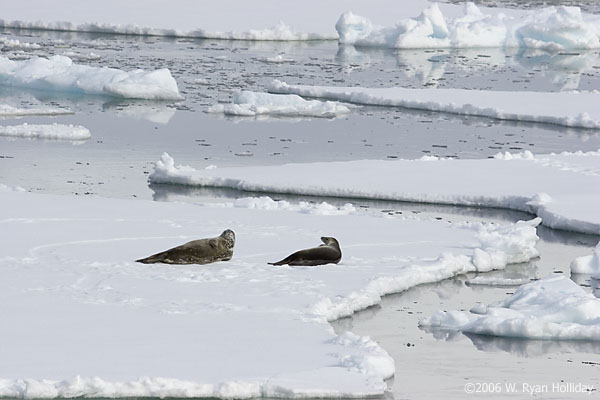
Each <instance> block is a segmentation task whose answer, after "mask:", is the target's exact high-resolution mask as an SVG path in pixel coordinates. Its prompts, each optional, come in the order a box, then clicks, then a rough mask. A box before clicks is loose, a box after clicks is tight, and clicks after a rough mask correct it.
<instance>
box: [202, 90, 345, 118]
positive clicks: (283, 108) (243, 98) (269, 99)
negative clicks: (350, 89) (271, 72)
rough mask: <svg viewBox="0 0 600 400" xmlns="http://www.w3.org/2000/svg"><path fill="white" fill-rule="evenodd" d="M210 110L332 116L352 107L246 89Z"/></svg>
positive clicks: (238, 112) (243, 114)
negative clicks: (231, 99)
mask: <svg viewBox="0 0 600 400" xmlns="http://www.w3.org/2000/svg"><path fill="white" fill-rule="evenodd" d="M208 111H209V112H213V113H224V114H226V115H237V116H255V115H262V114H269V115H279V116H308V117H324V118H331V117H335V116H337V115H340V114H347V113H349V112H350V109H349V108H348V107H346V106H344V105H342V104H339V103H337V102H334V101H318V100H304V99H303V98H302V97H300V96H297V95H281V94H269V93H259V92H250V91H246V90H244V91H241V92H237V93H236V94H235V95H234V96H233V103H232V104H227V105H223V104H218V105H215V106H213V107H211V108H210V109H209V110H208Z"/></svg>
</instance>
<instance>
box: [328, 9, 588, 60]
mask: <svg viewBox="0 0 600 400" xmlns="http://www.w3.org/2000/svg"><path fill="white" fill-rule="evenodd" d="M599 25H600V16H597V15H585V14H583V13H582V12H581V10H580V9H579V8H578V7H565V6H559V7H547V8H544V9H542V10H530V11H527V12H522V13H520V14H518V15H517V16H513V17H509V16H507V15H506V14H504V13H501V12H500V13H498V12H493V13H488V12H483V11H482V10H481V9H480V8H479V7H477V6H476V5H475V4H473V3H469V2H466V3H465V4H464V8H463V12H462V13H461V14H460V15H458V16H456V17H453V18H448V17H446V16H445V15H444V13H443V12H442V11H441V10H440V7H439V5H438V4H437V3H434V4H432V5H431V6H429V7H428V8H426V9H425V10H423V11H422V12H421V13H420V14H419V15H418V16H417V17H415V18H406V19H403V20H400V21H398V22H397V23H396V24H394V26H389V27H381V26H376V25H375V24H373V23H372V22H371V21H370V20H369V19H367V18H364V17H361V16H359V15H355V14H353V13H352V12H347V13H344V14H343V15H342V16H341V17H340V18H339V20H338V21H337V24H336V26H335V27H336V30H337V32H338V34H339V37H340V39H339V41H340V43H342V44H351V45H355V46H369V47H388V48H397V49H406V48H472V47H525V48H535V49H544V50H553V51H558V50H565V49H595V48H598V47H600V28H599Z"/></svg>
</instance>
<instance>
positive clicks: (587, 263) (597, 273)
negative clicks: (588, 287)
mask: <svg viewBox="0 0 600 400" xmlns="http://www.w3.org/2000/svg"><path fill="white" fill-rule="evenodd" d="M571 272H572V273H574V274H589V275H592V277H593V278H596V279H600V243H598V244H597V245H596V248H595V249H594V251H593V253H592V254H591V255H589V256H583V257H578V258H576V259H575V260H573V262H572V263H571Z"/></svg>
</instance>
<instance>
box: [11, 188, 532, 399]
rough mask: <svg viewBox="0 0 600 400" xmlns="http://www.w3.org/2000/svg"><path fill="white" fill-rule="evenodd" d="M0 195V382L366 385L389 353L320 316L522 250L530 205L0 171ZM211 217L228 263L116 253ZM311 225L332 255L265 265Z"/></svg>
mask: <svg viewBox="0 0 600 400" xmlns="http://www.w3.org/2000/svg"><path fill="white" fill-rule="evenodd" d="M0 202H1V204H2V205H3V207H1V208H0V225H1V229H2V232H8V233H9V234H8V235H5V237H4V238H3V240H2V241H0V273H1V274H2V280H0V313H1V315H2V318H3V325H2V326H3V328H2V329H1V330H0V343H3V346H2V347H0V359H1V360H2V362H1V363H0V397H17V398H42V397H43V398H54V397H81V396H90V397H136V396H152V397H166V396H176V397H194V396H195V397H213V396H214V397H222V398H232V397H236V398H247V397H260V396H264V397H296V398H297V397H364V396H372V395H381V394H382V393H383V392H384V390H385V388H386V384H385V382H384V381H383V379H384V378H387V377H390V376H391V375H393V373H394V362H393V360H392V359H391V358H390V357H389V355H388V354H387V353H386V352H385V350H383V349H382V348H381V347H379V345H378V344H377V343H376V342H374V341H373V340H371V339H369V338H367V337H359V336H356V335H354V334H352V333H344V334H341V335H336V334H335V333H334V331H333V329H332V328H331V326H330V325H329V323H328V322H327V321H328V320H331V319H334V318H337V317H340V316H343V315H350V314H351V313H352V312H354V311H356V310H359V309H362V308H365V307H368V306H370V305H374V304H377V303H378V302H379V301H380V300H381V296H382V295H384V294H387V293H391V292H395V291H400V290H404V289H407V288H409V287H412V286H414V285H417V284H421V283H425V282H436V281H439V280H442V279H446V278H449V277H452V276H454V275H457V274H463V273H466V272H471V271H478V270H488V269H491V268H503V267H504V266H505V263H512V262H524V261H527V260H529V259H530V258H532V257H535V256H537V254H538V253H537V251H536V249H535V244H536V241H537V239H538V238H537V236H536V230H535V226H536V225H537V224H538V223H539V220H533V221H529V222H519V223H516V224H507V225H494V224H472V225H469V224H464V223H463V224H454V225H453V224H450V223H447V222H441V221H415V220H410V219H406V220H401V219H398V218H385V217H370V216H360V215H351V214H348V213H346V215H343V216H337V215H328V216H324V215H322V214H319V215H312V214H311V213H305V212H303V211H302V210H298V211H300V212H298V211H290V210H287V209H281V210H272V209H266V210H265V209H260V208H261V207H259V208H258V209H257V208H254V207H252V206H251V205H252V204H257V205H261V204H263V205H264V204H268V203H269V201H268V200H265V199H257V200H256V201H252V200H248V199H246V200H242V201H240V204H238V205H237V206H234V207H222V206H221V207H218V206H202V205H192V204H183V203H156V202H145V201H135V200H114V199H102V198H90V197H86V198H78V197H71V196H51V195H39V194H32V193H27V192H17V191H11V190H9V188H3V187H2V186H1V185H0ZM321 207H323V206H321ZM357 226H360V227H361V229H356V227H357ZM226 228H230V229H233V230H234V231H235V233H236V245H235V251H234V256H233V259H232V260H231V261H229V262H220V263H215V264H211V265H207V266H197V265H192V266H169V265H161V264H156V265H143V264H139V263H135V262H133V261H132V260H135V259H136V258H138V257H142V256H146V255H149V254H152V253H154V252H157V251H160V250H163V249H166V248H169V247H172V246H174V245H177V244H181V243H183V242H186V241H188V240H192V239H195V238H202V237H211V236H215V235H218V234H219V233H220V232H221V231H222V230H224V229H226ZM322 235H333V236H335V237H336V238H338V240H339V241H340V243H341V247H342V251H343V254H344V255H343V259H342V261H341V263H340V264H338V265H333V264H330V265H324V266H319V267H287V266H283V267H275V266H271V265H268V264H267V261H275V260H278V259H280V258H282V257H284V256H286V255H287V254H289V253H290V252H291V251H294V250H297V249H299V248H306V247H312V246H314V245H317V244H318V242H319V237H320V236H322ZM485 255H487V256H485ZM486 259H487V260H488V261H490V260H494V263H490V262H487V263H485V262H484V263H481V260H486Z"/></svg>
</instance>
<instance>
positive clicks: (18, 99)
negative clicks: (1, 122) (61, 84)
mask: <svg viewBox="0 0 600 400" xmlns="http://www.w3.org/2000/svg"><path fill="white" fill-rule="evenodd" d="M0 104H25V107H24V108H32V107H43V106H44V105H46V104H49V105H59V106H61V107H64V108H67V109H69V110H71V111H73V112H74V113H75V114H77V113H81V112H107V113H109V114H110V113H112V114H114V115H116V116H118V117H126V118H133V119H137V120H145V121H148V122H152V123H155V124H161V125H166V124H168V123H169V121H170V120H171V118H173V116H174V115H175V113H176V112H177V109H176V108H175V107H174V106H173V105H172V104H171V102H166V101H157V100H136V99H121V98H114V97H109V96H103V95H90V94H84V93H72V92H68V91H67V92H55V91H50V90H38V89H24V88H18V87H11V86H0ZM21 107H23V106H21Z"/></svg>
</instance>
